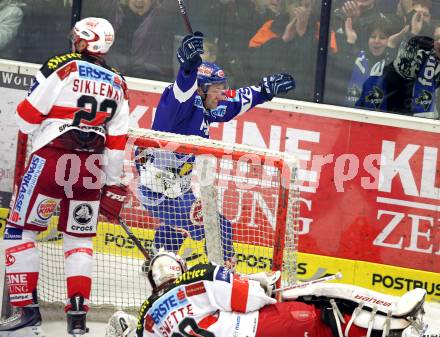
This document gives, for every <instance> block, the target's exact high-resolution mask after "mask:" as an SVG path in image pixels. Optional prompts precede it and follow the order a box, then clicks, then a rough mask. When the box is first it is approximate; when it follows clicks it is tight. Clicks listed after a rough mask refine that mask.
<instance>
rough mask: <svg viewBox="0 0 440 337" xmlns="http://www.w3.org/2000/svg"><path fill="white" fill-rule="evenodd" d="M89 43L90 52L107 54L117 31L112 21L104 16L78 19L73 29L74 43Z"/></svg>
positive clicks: (87, 47) (87, 48)
mask: <svg viewBox="0 0 440 337" xmlns="http://www.w3.org/2000/svg"><path fill="white" fill-rule="evenodd" d="M81 40H82V41H85V42H86V43H87V46H86V48H85V49H86V50H87V51H88V52H89V53H90V54H98V55H102V54H106V53H107V52H108V51H109V49H110V47H111V46H112V44H113V41H114V40H115V31H114V29H113V26H112V25H111V23H110V22H108V21H107V20H106V19H102V18H93V17H90V18H85V19H82V20H80V21H78V22H77V23H76V24H75V26H74V27H73V29H72V44H73V46H74V47H75V44H77V43H79V42H80V41H81Z"/></svg>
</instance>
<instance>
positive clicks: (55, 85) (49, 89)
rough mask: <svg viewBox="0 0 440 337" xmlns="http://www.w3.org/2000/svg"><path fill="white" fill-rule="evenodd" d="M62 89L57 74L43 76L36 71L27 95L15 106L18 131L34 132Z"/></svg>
mask: <svg viewBox="0 0 440 337" xmlns="http://www.w3.org/2000/svg"><path fill="white" fill-rule="evenodd" d="M61 89H62V81H61V80H60V78H59V77H58V76H53V75H52V76H49V77H45V76H44V75H43V73H42V72H41V71H38V72H37V74H36V76H35V78H34V81H33V83H32V87H31V88H30V90H29V93H28V96H27V97H26V98H25V99H24V100H23V101H22V102H21V103H20V104H19V105H18V106H17V110H16V119H17V123H18V127H19V128H20V131H22V132H23V133H26V134H28V133H32V132H34V131H35V130H36V129H37V128H38V127H39V126H40V124H41V123H42V122H43V120H44V118H45V116H46V115H47V114H48V113H49V111H50V110H51V108H52V106H53V104H54V102H55V100H56V98H57V97H58V94H59V93H60V91H61Z"/></svg>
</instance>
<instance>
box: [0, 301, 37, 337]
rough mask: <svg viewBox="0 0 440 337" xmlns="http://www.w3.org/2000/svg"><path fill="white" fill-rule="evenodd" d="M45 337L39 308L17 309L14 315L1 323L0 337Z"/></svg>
mask: <svg viewBox="0 0 440 337" xmlns="http://www.w3.org/2000/svg"><path fill="white" fill-rule="evenodd" d="M34 336H38V337H44V336H45V334H44V332H43V330H42V329H41V315H40V310H39V308H38V307H23V308H16V309H15V312H14V313H13V315H12V316H11V317H9V318H7V319H5V320H3V321H1V322H0V337H34Z"/></svg>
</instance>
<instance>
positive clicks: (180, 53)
mask: <svg viewBox="0 0 440 337" xmlns="http://www.w3.org/2000/svg"><path fill="white" fill-rule="evenodd" d="M200 54H203V34H202V33H201V32H195V33H194V35H187V36H185V37H184V39H183V40H182V44H181V46H180V47H179V49H178V50H177V59H178V60H179V62H180V65H181V66H182V68H183V69H184V70H185V71H187V72H190V71H192V70H194V69H197V68H198V67H199V65H201V64H202V58H201V57H200Z"/></svg>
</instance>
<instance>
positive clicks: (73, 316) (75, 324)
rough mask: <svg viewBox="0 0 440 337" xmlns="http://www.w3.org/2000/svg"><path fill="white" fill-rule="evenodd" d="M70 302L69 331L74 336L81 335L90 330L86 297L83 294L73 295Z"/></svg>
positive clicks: (68, 312)
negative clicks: (85, 304)
mask: <svg viewBox="0 0 440 337" xmlns="http://www.w3.org/2000/svg"><path fill="white" fill-rule="evenodd" d="M70 304H71V308H70V309H69V310H68V311H67V332H68V333H69V334H71V335H72V336H75V337H79V336H82V335H84V334H85V333H87V332H88V329H87V327H86V315H87V312H86V311H85V310H84V298H83V297H81V296H75V297H72V298H71V299H70Z"/></svg>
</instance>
